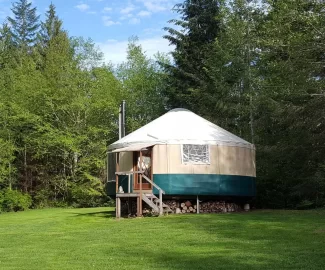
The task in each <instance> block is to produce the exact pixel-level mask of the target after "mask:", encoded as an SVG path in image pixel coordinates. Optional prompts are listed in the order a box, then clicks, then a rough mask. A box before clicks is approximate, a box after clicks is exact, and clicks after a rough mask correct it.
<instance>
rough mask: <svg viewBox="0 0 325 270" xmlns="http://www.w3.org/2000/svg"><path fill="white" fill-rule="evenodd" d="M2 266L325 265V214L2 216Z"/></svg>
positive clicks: (73, 212)
mask: <svg viewBox="0 0 325 270" xmlns="http://www.w3.org/2000/svg"><path fill="white" fill-rule="evenodd" d="M0 269H1V270H3V269H42V270H43V269H179V270H188V269H204V270H206V269H277V270H281V269H325V211H299V212H298V211H256V212H250V213H232V214H219V215H216V214H211V215H196V214H193V215H173V216H167V217H160V218H157V217H156V218H155V217H153V218H140V219H121V220H120V221H117V220H115V219H114V218H113V209H112V208H94V209H47V210H33V211H27V212H20V213H8V214H0Z"/></svg>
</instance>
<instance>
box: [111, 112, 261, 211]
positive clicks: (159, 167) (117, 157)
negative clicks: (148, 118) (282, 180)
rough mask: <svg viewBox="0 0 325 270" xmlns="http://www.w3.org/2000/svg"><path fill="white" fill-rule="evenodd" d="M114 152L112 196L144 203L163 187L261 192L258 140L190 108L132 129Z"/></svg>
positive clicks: (186, 193) (202, 193)
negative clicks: (257, 183)
mask: <svg viewBox="0 0 325 270" xmlns="http://www.w3.org/2000/svg"><path fill="white" fill-rule="evenodd" d="M109 153H110V155H109V156H110V157H111V159H110V161H109V162H108V164H109V166H110V168H109V171H110V172H111V173H109V175H108V180H109V185H108V194H109V195H110V196H116V197H140V199H139V201H141V203H142V199H141V198H142V197H145V201H147V197H149V198H150V195H149V194H153V195H154V194H159V192H160V193H161V192H163V197H164V198H180V197H184V198H185V197H188V198H191V196H192V197H197V198H199V197H200V199H202V198H204V197H227V198H236V197H237V198H239V197H240V198H252V197H254V196H255V192H256V191H255V177H256V167H255V147H254V145H253V144H251V143H249V142H247V141H245V140H243V139H241V138H239V137H238V136H236V135H234V134H232V133H230V132H228V131H226V130H224V129H222V128H221V127H219V126H217V125H215V124H213V123H211V122H209V121H207V120H205V119H204V118H202V117H200V116H198V115H196V114H195V113H193V112H191V111H189V110H186V109H174V110H171V111H169V112H168V113H166V114H164V115H162V116H161V117H159V118H157V119H156V120H154V121H152V122H150V123H149V124H147V125H145V126H143V127H141V128H139V129H138V130H136V131H134V132H132V133H130V134H128V135H127V136H125V137H123V138H121V139H120V140H118V141H116V142H115V143H113V144H111V145H110V146H109ZM112 157H114V158H113V159H112ZM143 194H145V196H143ZM148 195H149V196H148ZM160 200H162V199H161V198H160ZM141 203H140V207H141Z"/></svg>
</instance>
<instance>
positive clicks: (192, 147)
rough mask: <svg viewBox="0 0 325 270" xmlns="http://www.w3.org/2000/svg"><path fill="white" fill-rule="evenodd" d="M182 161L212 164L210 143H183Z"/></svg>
mask: <svg viewBox="0 0 325 270" xmlns="http://www.w3.org/2000/svg"><path fill="white" fill-rule="evenodd" d="M182 162H183V163H192V164H210V151H209V145H198V144H183V147H182Z"/></svg>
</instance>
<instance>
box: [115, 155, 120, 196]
mask: <svg viewBox="0 0 325 270" xmlns="http://www.w3.org/2000/svg"><path fill="white" fill-rule="evenodd" d="M119 158H120V153H116V172H119V170H120V164H119ZM115 177H116V193H117V192H118V174H115Z"/></svg>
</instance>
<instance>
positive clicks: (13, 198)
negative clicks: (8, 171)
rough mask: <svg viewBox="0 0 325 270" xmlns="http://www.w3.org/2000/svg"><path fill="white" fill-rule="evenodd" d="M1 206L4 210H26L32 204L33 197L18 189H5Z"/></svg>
mask: <svg viewBox="0 0 325 270" xmlns="http://www.w3.org/2000/svg"><path fill="white" fill-rule="evenodd" d="M1 201H2V203H1V208H2V210H3V211H6V212H11V211H15V212H17V211H24V210H26V209H28V208H29V207H30V206H31V205H32V199H31V197H30V196H29V195H28V194H23V193H21V192H20V191H18V190H9V189H8V190H6V191H4V193H3V195H2V199H1Z"/></svg>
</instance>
